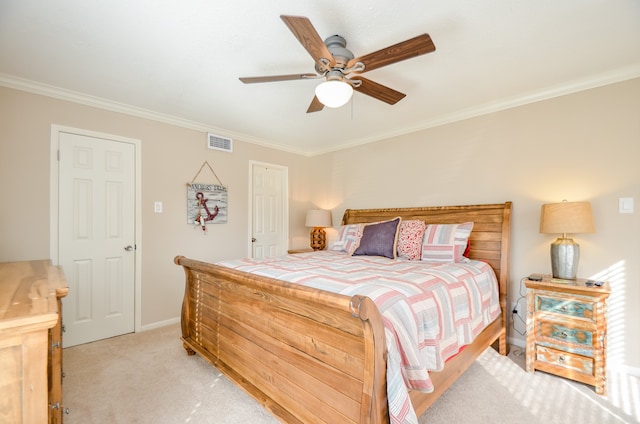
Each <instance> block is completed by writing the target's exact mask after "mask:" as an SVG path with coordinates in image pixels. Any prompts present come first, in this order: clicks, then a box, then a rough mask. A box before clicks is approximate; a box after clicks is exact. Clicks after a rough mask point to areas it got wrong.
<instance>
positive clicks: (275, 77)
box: [240, 74, 322, 84]
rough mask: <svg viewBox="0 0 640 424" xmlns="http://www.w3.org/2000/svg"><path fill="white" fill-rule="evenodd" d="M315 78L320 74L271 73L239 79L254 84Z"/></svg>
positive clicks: (320, 76) (319, 76)
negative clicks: (264, 75) (266, 75)
mask: <svg viewBox="0 0 640 424" xmlns="http://www.w3.org/2000/svg"><path fill="white" fill-rule="evenodd" d="M316 78H322V75H317V74H290V75H273V76H268V77H241V78H240V81H242V82H243V83H245V84H254V83H257V82H276V81H291V80H302V79H316Z"/></svg>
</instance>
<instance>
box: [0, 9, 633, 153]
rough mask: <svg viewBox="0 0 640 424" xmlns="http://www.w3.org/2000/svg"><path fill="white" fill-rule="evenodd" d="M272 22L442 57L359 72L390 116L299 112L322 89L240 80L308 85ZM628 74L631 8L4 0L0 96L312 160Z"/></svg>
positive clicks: (366, 47) (355, 104)
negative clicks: (391, 92) (11, 91)
mask: <svg viewBox="0 0 640 424" xmlns="http://www.w3.org/2000/svg"><path fill="white" fill-rule="evenodd" d="M282 14H285V15H301V16H306V17H308V18H309V19H310V20H311V22H312V23H313V25H314V27H315V28H316V30H317V31H318V33H319V35H320V37H321V38H323V39H324V38H326V37H328V36H330V35H333V34H339V35H342V36H343V37H345V38H346V39H347V42H348V45H347V47H348V48H349V49H350V50H351V51H352V52H353V53H354V54H355V55H356V56H362V55H364V54H368V53H371V52H373V51H376V50H379V49H381V48H384V47H387V46H390V45H392V44H395V43H398V42H400V41H404V40H406V39H408V38H412V37H414V36H416V35H419V34H422V33H428V34H429V35H430V36H431V38H432V39H433V41H434V43H435V45H436V51H435V52H433V53H431V54H427V55H424V56H419V57H417V58H413V59H409V60H406V61H403V62H398V63H395V64H393V65H389V66H386V67H384V68H380V69H376V70H373V71H371V72H369V73H366V74H365V76H366V77H367V78H369V79H371V80H374V81H376V82H378V83H381V84H384V85H386V86H388V87H391V88H393V89H395V90H398V91H401V92H403V93H406V94H407V97H405V98H404V99H403V100H401V101H400V102H399V103H397V104H396V105H394V106H390V105H387V104H386V103H383V102H381V101H378V100H375V99H373V98H371V97H369V96H365V95H362V94H360V93H354V96H353V99H352V101H351V102H350V103H349V104H347V105H346V106H344V107H342V108H339V109H329V108H325V109H324V110H323V111H321V112H317V113H311V114H307V113H305V112H306V110H307V107H308V105H309V103H310V102H311V99H312V98H313V95H314V88H315V86H316V85H317V84H318V83H319V80H299V81H287V82H273V83H265V84H251V85H245V84H242V83H241V82H240V81H239V80H238V77H241V76H263V75H278V74H294V73H309V72H314V68H313V60H312V59H311V56H310V55H309V54H308V53H307V51H306V50H304V48H303V47H302V46H301V44H300V43H299V42H298V41H297V40H296V38H295V37H294V36H293V34H292V33H291V32H290V31H289V29H288V28H287V27H286V25H285V24H284V23H283V22H282V20H281V19H280V15H282ZM638 76H640V2H639V1H638V0H562V1H558V0H536V1H525V0H484V1H478V0H439V1H436V0H415V1H409V0H406V1H395V2H389V1H388V0H373V1H367V2H365V1H353V0H352V1H344V0H341V1H337V0H324V1H319V0H315V1H314V0H278V1H268V0H235V1H214V0H102V1H100V0H47V1H42V0H0V85H4V86H8V87H14V88H20V89H25V90H29V91H34V92H40V93H43V94H48V95H53V96H56V97H60V98H67V99H71V100H74V101H79V102H82V103H85V104H92V105H97V106H100V107H105V108H108V109H112V110H118V111H124V112H127V113H132V114H135V115H139V116H146V117H151V118H152V119H158V120H162V121H167V122H171V123H176V124H178V125H183V126H185V127H188V128H194V129H198V130H203V131H211V132H214V133H216V134H219V135H223V136H228V137H232V138H240V139H243V140H246V141H250V142H256V143H260V144H264V145H270V146H277V147H278V148H280V149H283V150H287V151H292V152H296V153H301V154H309V155H311V154H317V153H322V152H326V151H331V150H335V149H339V148H343V147H345V146H352V145H357V144H362V143H367V142H371V141H375V140H378V139H381V138H387V137H389V136H393V135H399V134H404V133H407V132H411V131H415V130H419V129H422V128H428V127H431V126H434V125H438V124H441V123H445V122H451V121H455V120H458V119H464V118H466V117H470V116H476V115H479V114H482V113H487V112H491V111H495V110H500V109H504V108H507V107H512V106H516V105H519V104H524V103H528V102H531V101H536V100H540V99H544V98H549V97H553V96H557V95H561V94H566V93H570V92H574V91H578V90H582V89H586V88H590V87H596V86H600V85H603V84H607V83H611V82H616V81H622V80H626V79H629V78H634V77H638ZM203 139H204V137H203ZM203 142H204V141H203Z"/></svg>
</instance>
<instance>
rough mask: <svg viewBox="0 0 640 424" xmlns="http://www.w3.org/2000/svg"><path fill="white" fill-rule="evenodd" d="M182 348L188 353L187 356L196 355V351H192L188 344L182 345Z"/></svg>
mask: <svg viewBox="0 0 640 424" xmlns="http://www.w3.org/2000/svg"><path fill="white" fill-rule="evenodd" d="M182 346H183V347H184V350H186V351H187V355H189V356H193V355H195V354H196V351H195V350H193V349H191V348H190V347H189V346H188V345H187V344H186V343H182Z"/></svg>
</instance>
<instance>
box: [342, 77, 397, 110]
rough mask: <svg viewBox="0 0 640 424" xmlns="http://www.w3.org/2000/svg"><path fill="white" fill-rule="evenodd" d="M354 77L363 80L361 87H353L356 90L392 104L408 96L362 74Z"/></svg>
mask: <svg viewBox="0 0 640 424" xmlns="http://www.w3.org/2000/svg"><path fill="white" fill-rule="evenodd" d="M352 79H353V80H360V81H362V84H360V86H359V87H353V89H354V90H356V91H358V92H360V93H362V94H366V95H367V96H371V97H373V98H376V99H378V100H382V101H383V102H385V103H389V104H390V105H395V104H396V103H398V102H399V101H400V100H402V99H404V98H405V96H406V94H404V93H401V92H399V91H396V90H394V89H393V88H389V87H386V86H384V85H382V84H378V83H377V82H373V81H371V80H368V79H366V78H364V77H361V76H360V75H358V76H356V77H354V78H352Z"/></svg>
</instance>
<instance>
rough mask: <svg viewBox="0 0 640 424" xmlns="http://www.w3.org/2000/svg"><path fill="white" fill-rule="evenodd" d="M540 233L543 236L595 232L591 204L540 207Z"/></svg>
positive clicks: (554, 204) (578, 203)
mask: <svg viewBox="0 0 640 424" xmlns="http://www.w3.org/2000/svg"><path fill="white" fill-rule="evenodd" d="M540 232H541V233H545V234H579V233H593V232H595V226H594V225H593V214H592V213H591V203H589V202H562V203H549V204H546V205H542V210H541V212H540Z"/></svg>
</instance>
